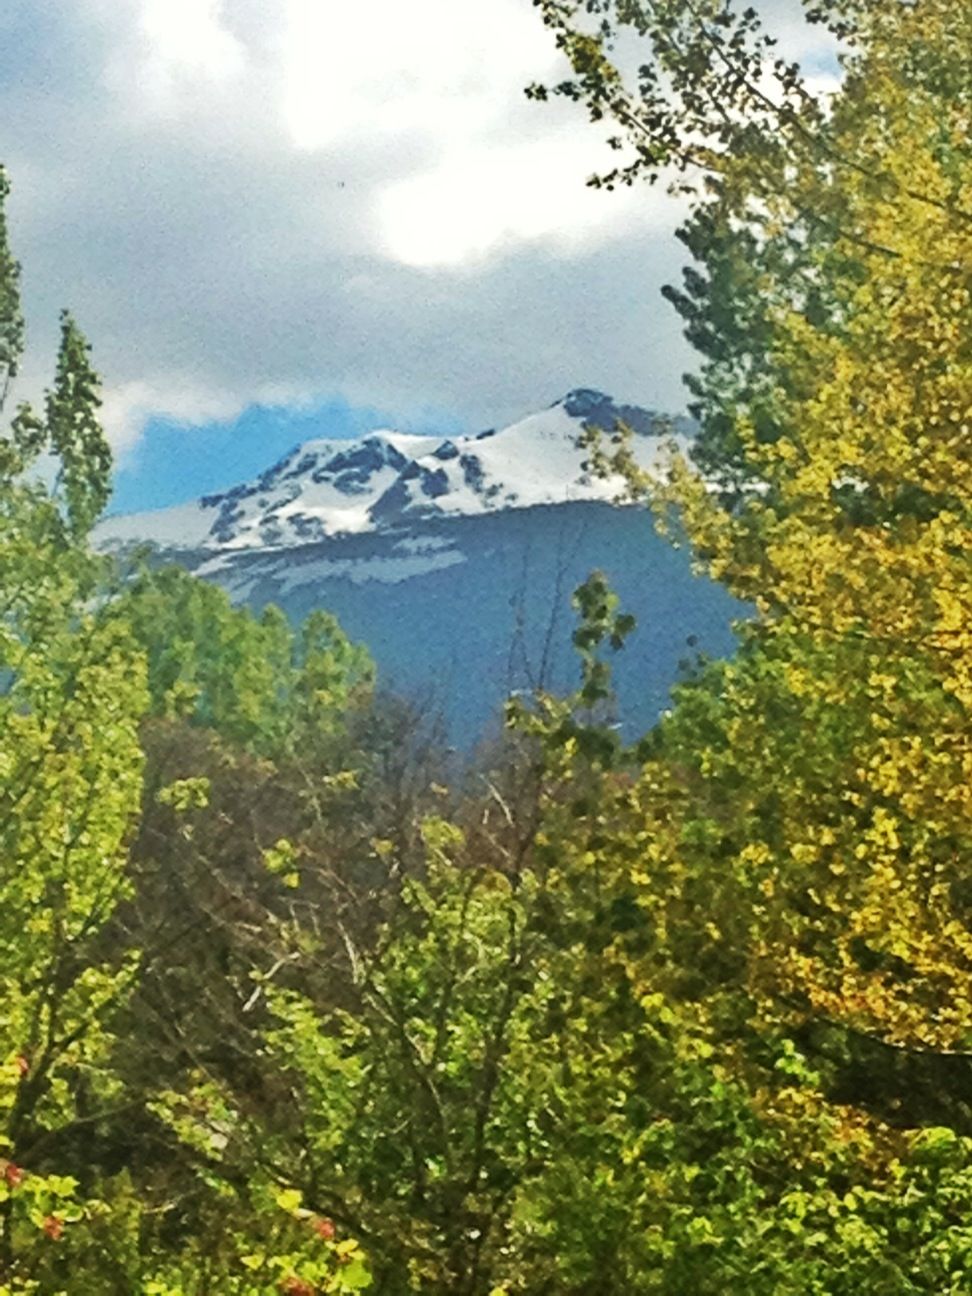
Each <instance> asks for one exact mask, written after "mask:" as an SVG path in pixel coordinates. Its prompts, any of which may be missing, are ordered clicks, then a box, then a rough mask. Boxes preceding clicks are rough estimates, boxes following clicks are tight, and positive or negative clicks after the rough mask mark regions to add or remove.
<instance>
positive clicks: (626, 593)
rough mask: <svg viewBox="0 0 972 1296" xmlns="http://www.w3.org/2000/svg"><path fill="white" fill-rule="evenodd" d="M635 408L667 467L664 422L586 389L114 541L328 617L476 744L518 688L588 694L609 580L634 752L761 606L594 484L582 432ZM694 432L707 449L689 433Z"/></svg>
mask: <svg viewBox="0 0 972 1296" xmlns="http://www.w3.org/2000/svg"><path fill="white" fill-rule="evenodd" d="M621 411H623V415H622V416H623V417H624V418H625V421H626V422H628V423H629V425H631V426H632V428H633V430H634V431H635V433H636V436H635V451H636V454H637V457H638V459H639V461H640V462H641V463H642V464H644V465H645V466H651V465H653V464H657V463H658V462H659V460H660V458H661V457H662V455H663V454H664V444H665V439H666V438H665V437H664V436H661V435H659V434H657V433H656V432H654V431H653V430H652V429H653V428H654V427H655V426H656V424H655V417H654V416H653V415H651V414H649V413H648V412H646V411H643V410H638V409H637V408H636V407H619V406H617V405H615V404H614V403H613V402H612V401H610V399H609V398H607V397H604V396H602V395H601V394H600V393H595V392H590V391H584V390H582V391H579V392H573V393H571V394H570V395H569V396H568V397H566V398H565V399H564V400H563V401H561V402H558V404H557V405H555V406H553V407H551V408H550V409H549V410H545V411H543V412H542V413H540V414H538V415H534V416H532V417H531V418H527V419H524V420H522V421H521V422H519V423H516V424H514V425H513V426H512V427H510V428H507V429H504V430H502V431H499V432H491V433H487V434H481V435H480V436H478V437H463V438H458V437H457V438H452V439H449V440H442V439H440V438H430V437H406V436H403V435H401V434H397V433H387V432H382V433H375V434H373V435H371V436H368V437H365V438H363V439H362V440H360V441H356V442H347V441H346V442H333V441H311V442H307V443H305V444H304V445H303V446H300V447H298V449H297V450H295V451H293V452H292V453H291V454H290V455H287V456H286V457H285V458H284V459H282V460H281V461H280V462H279V463H278V464H276V465H274V466H273V467H272V468H271V469H269V470H268V471H267V472H266V473H264V474H262V475H261V476H260V477H259V478H257V479H256V481H255V482H250V483H246V484H244V485H243V486H240V487H236V488H234V489H233V490H231V491H227V492H224V493H222V494H220V495H216V496H210V497H207V498H206V499H203V500H201V501H199V502H198V503H197V504H190V505H185V506H180V507H179V508H176V509H167V510H162V511H160V512H158V513H154V514H153V513H148V514H141V515H133V516H131V517H129V518H116V519H109V520H108V521H107V522H105V523H103V524H102V525H101V527H100V528H99V540H100V543H101V544H102V545H103V546H105V547H117V546H124V545H125V544H127V543H129V542H131V541H134V540H148V541H154V542H155V543H156V544H157V545H158V547H159V549H160V550H162V552H163V554H164V556H165V557H167V558H169V559H171V560H174V561H177V562H179V563H181V564H182V565H184V566H186V567H187V568H189V569H190V570H192V571H194V572H195V573H196V574H197V575H199V576H201V577H203V578H205V579H208V580H212V581H215V582H216V583H218V584H220V585H222V586H223V587H224V588H225V589H226V590H227V591H228V592H229V593H230V595H231V597H232V598H233V599H234V601H237V602H247V603H249V604H250V605H252V606H253V607H255V608H260V607H262V606H264V605H265V604H267V603H270V602H272V603H276V604H278V605H279V606H281V607H283V608H284V610H285V611H286V612H287V613H288V614H289V615H291V616H292V617H294V618H295V619H297V618H300V617H302V616H303V615H305V614H306V613H307V612H308V611H310V610H311V609H312V608H314V607H326V608H328V609H329V610H331V611H333V612H334V613H335V614H336V615H337V616H338V617H339V619H340V620H341V622H342V624H343V625H344V627H345V629H346V630H347V631H348V633H349V634H350V635H351V636H352V637H353V638H356V639H360V640H363V641H364V642H365V643H367V644H368V646H369V648H370V649H371V651H372V653H373V654H374V656H375V659H376V661H377V664H378V667H379V671H380V674H381V677H382V679H383V680H384V681H385V682H386V683H388V684H390V685H392V686H394V687H395V688H397V689H399V690H401V691H404V692H406V693H408V694H411V695H413V696H415V697H416V698H418V699H419V700H420V702H421V704H422V705H423V706H425V707H435V708H437V709H440V710H441V711H442V713H443V716H444V719H445V721H446V725H447V729H448V731H449V733H450V736H451V738H452V740H453V741H454V742H455V743H456V744H458V745H461V746H464V747H465V746H469V745H471V744H472V743H474V742H475V741H476V740H477V739H478V738H479V737H480V736H482V735H483V734H484V733H485V732H486V731H487V730H488V728H489V725H490V722H491V721H492V722H494V723H495V721H496V718H497V717H498V715H499V712H500V708H501V704H502V701H503V699H504V698H505V697H506V696H507V695H508V694H509V693H510V692H512V691H515V690H518V689H530V688H532V687H534V686H536V685H542V686H544V687H547V688H552V689H555V690H558V691H566V690H568V689H570V688H572V687H574V685H575V684H576V681H577V664H576V658H575V654H574V652H573V649H572V647H571V642H570V631H571V628H572V624H573V614H572V611H571V608H570V594H571V591H572V590H573V589H574V588H575V587H576V586H577V585H578V584H580V582H581V581H582V580H583V579H584V578H585V577H586V576H587V575H588V574H589V572H590V571H591V570H592V569H594V568H599V569H601V570H603V571H605V572H606V573H607V575H608V577H609V579H610V580H611V582H612V583H613V584H614V586H615V588H616V589H617V591H618V593H619V594H620V595H621V599H622V603H623V605H624V607H625V608H626V609H627V610H629V611H631V612H633V613H634V615H635V616H636V618H637V621H638V629H637V631H636V632H635V634H634V635H633V636H632V637H631V639H630V640H629V643H628V645H627V646H626V648H625V649H624V651H623V652H622V653H621V654H620V655H619V657H618V659H617V667H616V675H617V683H618V690H619V697H620V701H621V708H622V714H623V715H624V716H625V720H626V723H625V728H626V731H627V733H628V734H629V735H630V736H632V737H633V736H634V735H635V734H637V733H638V732H640V731H642V730H643V729H645V728H646V727H648V726H649V725H650V724H651V723H652V722H653V720H654V719H655V718H656V717H657V715H658V713H659V711H661V710H662V709H663V708H664V706H665V705H666V700H667V696H668V691H669V688H670V686H671V684H672V682H673V680H674V679H675V678H676V676H677V674H678V669H679V663H680V661H681V660H682V659H684V658H685V657H691V656H692V655H693V652H694V651H696V650H704V651H706V652H708V653H710V654H718V655H723V654H725V653H728V652H731V651H732V646H733V639H732V634H731V631H730V628H729V627H730V622H731V620H732V619H733V617H735V616H738V615H740V614H741V612H742V611H743V610H744V609H742V608H741V607H740V605H739V604H737V603H735V602H734V601H733V600H732V599H730V598H729V596H728V595H727V594H726V593H725V591H724V590H723V589H722V588H721V587H719V586H716V585H714V584H712V583H711V582H710V581H707V580H704V579H701V578H698V577H696V576H694V575H693V574H692V572H691V570H690V567H689V562H688V558H687V556H686V554H685V553H684V551H681V550H676V549H673V548H672V547H671V545H669V544H668V543H667V542H666V541H663V540H661V539H660V538H659V537H658V536H657V535H655V533H654V531H653V529H652V526H651V522H650V519H649V517H648V516H647V514H646V511H645V510H644V509H643V508H639V507H628V508H618V507H615V506H614V505H613V504H612V503H611V502H610V500H611V499H612V498H613V496H614V495H615V493H616V491H617V490H618V487H619V483H616V482H614V483H612V482H604V481H603V480H600V479H598V478H596V477H592V476H591V474H590V473H589V472H588V471H587V470H586V469H585V467H584V459H585V454H584V451H583V450H582V449H581V448H579V447H578V445H577V444H576V441H577V436H578V433H579V432H580V430H581V427H582V425H583V423H584V422H585V421H591V422H596V423H597V424H598V425H599V426H602V427H605V428H608V429H613V427H614V425H615V422H616V419H617V418H618V417H619V413H620V412H621ZM675 430H676V435H678V436H679V437H680V438H681V439H685V438H686V437H687V436H688V434H689V428H688V426H687V424H685V423H684V422H683V423H680V424H679V425H677V427H676V429H675ZM689 640H691V641H692V644H693V647H692V648H690V647H689V646H688V642H687V641H689Z"/></svg>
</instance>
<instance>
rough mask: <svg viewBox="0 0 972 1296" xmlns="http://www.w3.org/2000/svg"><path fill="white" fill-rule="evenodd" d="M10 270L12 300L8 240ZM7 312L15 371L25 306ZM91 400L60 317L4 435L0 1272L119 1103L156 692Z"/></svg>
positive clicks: (0, 478)
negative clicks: (117, 1024) (115, 1051)
mask: <svg viewBox="0 0 972 1296" xmlns="http://www.w3.org/2000/svg"><path fill="white" fill-rule="evenodd" d="M0 275H2V276H3V278H2V280H0V298H2V299H3V300H4V301H6V302H8V303H12V302H14V301H15V296H16V277H15V267H14V266H13V263H12V262H11V261H10V260H9V257H7V256H6V252H5V249H4V255H3V256H0ZM6 318H7V320H8V324H7V328H6V338H7V345H8V348H9V351H8V361H7V363H8V372H10V371H12V369H13V367H14V365H15V356H16V352H17V349H18V345H19V341H18V337H17V334H18V328H19V325H17V323H16V319H17V311H16V308H15V307H14V306H13V305H9V309H8V310H7V314H6ZM96 406H97V391H96V387H95V384H94V380H93V376H92V375H91V373H90V370H89V369H88V368H87V361H86V347H85V344H84V342H83V339H81V337H80V334H79V333H78V332H77V330H76V328H75V326H74V325H73V324H72V323H71V322H70V321H69V320H65V324H64V331H63V335H62V347H61V353H60V356H59V360H58V376H57V383H56V386H55V389H54V391H53V393H52V394H51V396H50V397H49V399H48V407H47V408H48V417H47V419H46V420H43V421H42V420H37V419H35V418H34V417H33V416H32V415H30V414H29V413H28V412H25V411H21V414H20V415H19V416H18V418H17V419H15V420H14V423H13V426H12V428H11V430H10V432H9V433H8V435H7V436H6V437H5V438H4V439H3V441H2V442H0V673H2V679H3V691H2V694H0V734H2V737H0V861H2V864H0V870H2V889H3V903H2V905H0V1002H2V1012H0V1154H2V1155H3V1157H4V1158H5V1165H6V1170H5V1177H4V1187H3V1190H2V1191H3V1194H4V1198H5V1200H4V1202H3V1203H2V1205H0V1220H2V1223H0V1230H2V1232H0V1272H2V1271H3V1270H4V1269H6V1270H7V1271H8V1272H13V1271H14V1270H16V1271H18V1272H20V1271H24V1272H29V1270H30V1264H31V1261H30V1260H29V1256H30V1253H31V1252H32V1250H33V1249H34V1248H35V1247H36V1246H38V1245H40V1244H41V1243H42V1242H43V1240H44V1234H43V1231H42V1225H43V1221H44V1219H45V1218H46V1216H47V1215H48V1214H50V1213H51V1212H52V1211H53V1209H54V1207H55V1206H56V1205H57V1204H58V1203H59V1202H60V1201H61V1199H62V1198H64V1199H65V1201H66V1203H67V1204H65V1205H64V1206H63V1207H60V1206H59V1207H58V1212H59V1216H60V1218H62V1219H73V1218H76V1217H77V1216H78V1214H79V1208H78V1207H77V1205H76V1204H75V1203H74V1202H73V1201H72V1200H71V1198H72V1189H73V1184H72V1183H71V1181H69V1180H67V1179H64V1178H59V1177H58V1176H56V1175H55V1176H50V1175H45V1174H44V1173H40V1174H33V1173H30V1172H31V1171H33V1170H34V1168H35V1164H37V1165H38V1168H39V1167H40V1166H42V1165H43V1164H45V1163H47V1164H49V1157H50V1151H51V1149H52V1148H55V1147H57V1145H58V1142H59V1140H61V1139H63V1138H64V1137H66V1136H67V1134H68V1133H69V1131H70V1130H71V1128H72V1127H73V1126H74V1125H75V1124H76V1123H77V1122H79V1121H80V1122H83V1121H86V1120H89V1119H90V1118H91V1113H92V1112H94V1111H97V1110H99V1109H100V1108H102V1107H104V1106H105V1105H108V1106H110V1105H111V1103H112V1102H113V1101H114V1100H115V1099H116V1097H117V1093H116V1086H115V1085H114V1082H113V1078H112V1075H111V1071H110V1068H109V1067H108V1065H107V1063H108V1055H109V1052H110V1048H111V1046H112V1042H113V1041H112V1039H111V1035H110V1032H109V1029H108V1026H109V1022H110V1018H111V1015H112V1011H113V1009H114V1007H115V1006H116V1004H117V1002H118V1000H119V999H120V998H121V997H123V996H124V995H125V993H126V991H127V988H128V987H129V985H130V983H131V980H132V976H133V972H134V968H135V961H134V960H133V958H131V957H130V956H128V955H127V954H126V953H125V952H124V951H111V952H107V951H105V950H103V949H100V948H99V936H100V934H101V932H102V929H103V927H104V925H105V923H106V922H107V921H108V919H109V918H110V916H111V914H112V911H113V910H114V908H115V906H116V905H117V903H118V901H119V899H120V898H121V897H122V896H123V895H124V894H125V890H126V880H125V846H126V839H127V837H128V834H129V831H130V828H131V826H132V823H133V819H134V816H135V814H136V813H137V810H138V802H139V793H140V788H141V763H142V762H141V752H140V749H139V743H138V734H137V727H138V721H139V718H140V716H141V713H142V710H143V708H144V705H145V689H144V670H143V666H142V662H141V659H140V657H139V655H138V652H137V649H136V646H135V644H134V643H133V641H132V638H131V635H130V634H129V632H128V630H127V629H126V627H125V626H124V624H123V623H122V622H121V621H120V620H119V619H118V617H117V615H115V612H114V610H113V609H112V608H111V607H110V606H109V605H108V604H106V603H105V601H104V598H103V595H102V584H103V579H102V578H103V568H104V565H103V564H102V563H101V562H100V561H98V560H95V559H93V558H91V557H90V556H89V555H88V554H87V553H86V552H85V551H84V550H83V548H81V541H82V540H83V536H84V533H85V531H86V529H87V527H88V526H89V525H90V523H91V522H92V521H93V520H94V515H95V513H96V512H97V510H98V509H99V508H100V503H101V502H102V501H103V500H104V498H105V495H106V491H107V472H108V461H107V451H106V449H105V445H104V440H103V438H102V436H101V433H100V429H98V428H97V425H96V424H95V423H94V422H93V411H94V409H95V408H96ZM45 449H46V450H49V451H50V452H51V453H53V454H54V455H55V457H56V460H57V462H58V463H59V465H60V469H61V475H60V477H59V478H58V481H57V482H56V483H55V485H54V487H53V488H52V489H51V490H47V489H46V488H45V487H44V486H43V485H42V484H41V483H40V482H39V481H37V480H30V479H27V478H25V477H24V472H25V470H28V469H30V467H31V466H32V463H33V461H34V460H35V458H36V456H37V455H38V454H39V453H40V452H41V451H42V450H45ZM25 1172H26V1173H27V1177H26V1181H25V1183H24V1185H23V1186H22V1185H21V1178H22V1177H23V1176H24V1175H25ZM24 1256H26V1257H28V1258H27V1259H22V1258H23V1257H24ZM22 1263H23V1264H24V1265H26V1269H25V1270H21V1269H20V1266H21V1264H22Z"/></svg>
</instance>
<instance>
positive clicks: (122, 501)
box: [109, 398, 474, 513]
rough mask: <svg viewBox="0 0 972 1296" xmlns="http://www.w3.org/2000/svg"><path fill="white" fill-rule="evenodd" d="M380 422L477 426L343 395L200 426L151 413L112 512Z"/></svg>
mask: <svg viewBox="0 0 972 1296" xmlns="http://www.w3.org/2000/svg"><path fill="white" fill-rule="evenodd" d="M376 428H394V429H395V430H396V431H399V432H414V433H429V434H432V435H436V436H456V435H459V434H461V433H463V432H468V431H471V430H474V429H470V428H468V427H467V426H466V425H465V424H464V423H463V422H462V420H461V419H459V418H458V417H456V416H455V415H454V414H450V413H448V412H443V411H439V410H428V411H424V412H423V413H422V414H420V415H418V416H412V417H409V418H403V417H401V416H399V415H395V414H393V413H389V412H388V411H384V410H377V409H370V408H367V407H362V406H355V405H349V404H348V403H347V402H346V401H343V400H341V399H339V398H332V399H328V400H323V401H320V402H317V403H315V404H313V405H308V406H300V407H288V406H264V405H252V406H250V407H249V408H248V409H246V410H244V411H243V413H242V414H240V415H239V416H238V417H237V418H235V419H231V420H228V421H226V422H217V423H206V424H202V425H192V426H187V425H186V424H184V423H178V422H174V421H172V420H169V419H164V418H154V419H149V421H148V423H147V424H146V427H145V429H144V431H143V433H142V436H141V438H140V439H139V441H138V443H137V445H136V446H135V447H134V448H133V449H131V450H129V451H128V452H127V453H126V454H125V455H124V456H123V457H122V459H121V461H120V462H119V464H118V466H117V469H116V472H115V480H114V492H113V494H112V499H111V504H110V506H109V512H111V513H136V512H141V511H142V510H144V509H156V508H167V507H168V506H169V505H171V504H183V503H185V502H187V501H188V500H193V499H197V498H198V497H199V496H200V495H206V494H209V493H211V492H215V491H220V490H225V489H227V488H228V487H230V486H234V485H236V483H237V482H241V481H246V480H247V479H248V478H251V477H255V476H257V475H259V474H260V473H261V472H262V471H263V470H264V469H265V468H268V467H269V466H270V465H271V464H273V463H276V461H277V460H278V459H280V458H281V457H282V456H283V455H285V454H287V452H288V451H290V450H292V449H293V448H294V447H295V446H297V445H299V444H300V443H301V442H303V441H310V440H313V439H315V438H317V437H340V438H343V437H347V438H348V439H352V438H355V437H360V436H364V435H366V434H367V433H368V432H372V431H374V430H375V429H376Z"/></svg>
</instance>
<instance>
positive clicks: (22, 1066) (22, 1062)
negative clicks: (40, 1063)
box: [16, 1053, 30, 1079]
mask: <svg viewBox="0 0 972 1296" xmlns="http://www.w3.org/2000/svg"><path fill="white" fill-rule="evenodd" d="M16 1063H17V1070H18V1072H19V1073H20V1077H21V1079H23V1077H24V1076H25V1075H27V1073H28V1072H29V1071H30V1063H29V1062H28V1061H27V1059H26V1058H25V1057H24V1055H23V1053H18V1054H17V1057H16Z"/></svg>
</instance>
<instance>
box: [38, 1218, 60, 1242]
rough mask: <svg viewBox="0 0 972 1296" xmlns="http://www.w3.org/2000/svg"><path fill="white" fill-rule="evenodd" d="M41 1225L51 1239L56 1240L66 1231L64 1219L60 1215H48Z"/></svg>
mask: <svg viewBox="0 0 972 1296" xmlns="http://www.w3.org/2000/svg"><path fill="white" fill-rule="evenodd" d="M41 1227H42V1228H43V1230H44V1232H45V1233H46V1234H47V1236H48V1237H49V1238H50V1239H51V1241H52V1242H56V1241H57V1239H58V1238H59V1237H60V1236H61V1234H62V1233H63V1232H64V1221H63V1220H62V1219H61V1217H60V1215H48V1217H47V1219H46V1220H45V1221H44V1223H43V1225H42V1226H41Z"/></svg>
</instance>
